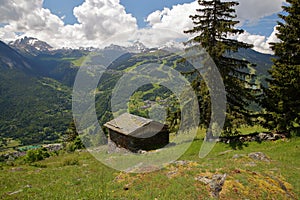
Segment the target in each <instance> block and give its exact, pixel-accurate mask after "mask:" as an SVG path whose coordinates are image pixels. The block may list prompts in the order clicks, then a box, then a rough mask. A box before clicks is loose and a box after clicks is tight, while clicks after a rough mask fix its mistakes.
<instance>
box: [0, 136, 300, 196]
mask: <svg viewBox="0 0 300 200" xmlns="http://www.w3.org/2000/svg"><path fill="white" fill-rule="evenodd" d="M201 133H202V134H200V135H199V136H198V137H197V138H196V140H195V141H194V142H193V143H192V145H191V146H190V148H189V149H188V150H187V151H186V153H185V154H184V155H183V156H182V157H181V158H180V160H190V161H192V162H191V163H189V164H187V165H175V164H171V165H167V166H165V167H164V168H163V169H161V170H159V171H155V172H151V173H142V174H128V173H122V172H118V171H116V170H113V169H110V168H108V167H106V166H104V165H103V164H101V163H100V162H99V161H97V160H96V159H95V158H94V157H93V156H92V155H90V154H89V153H88V152H85V151H82V152H75V153H71V154H67V153H63V154H61V155H59V156H53V157H50V158H48V159H46V160H43V161H39V162H36V163H34V164H33V165H28V164H22V163H21V162H20V161H16V162H15V163H18V162H19V164H18V165H17V166H7V165H4V166H2V167H0V199H152V200H153V199H155V198H156V199H210V195H209V191H208V186H206V185H204V184H203V183H201V182H198V181H195V177H196V176H198V175H207V176H211V175H212V174H213V173H227V175H228V176H227V178H226V182H225V185H224V187H223V190H222V192H221V194H220V198H221V199H289V198H288V196H286V194H285V192H284V191H283V190H281V189H278V187H277V186H278V183H277V182H276V181H274V179H272V178H271V177H276V179H278V180H280V181H281V182H282V183H283V184H284V185H285V187H286V188H287V189H288V191H289V193H290V194H291V195H293V196H294V198H295V199H298V198H299V197H300V182H299V178H300V155H299V149H300V138H293V139H289V140H279V141H275V142H263V143H261V144H259V143H256V142H252V143H248V144H247V145H248V146H245V147H244V148H243V149H240V150H232V149H231V148H230V147H229V146H228V145H226V144H216V146H215V147H214V149H213V150H212V151H211V152H210V153H209V155H208V156H207V157H206V158H204V159H200V158H199V157H198V152H199V149H200V146H201V144H202V140H201V138H202V137H203V132H201ZM228 150H229V151H228ZM225 151H226V152H227V153H222V154H220V153H221V152H225ZM259 151H260V152H264V153H265V154H266V155H267V156H268V157H270V158H271V160H272V161H271V162H270V163H267V162H262V161H253V160H252V159H250V158H248V157H247V156H245V157H241V158H238V159H233V158H232V156H233V155H235V154H245V155H246V154H248V153H250V152H259ZM253 162H254V163H255V166H250V165H248V164H249V163H253ZM14 192H15V193H14Z"/></svg>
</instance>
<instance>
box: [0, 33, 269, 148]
mask: <svg viewBox="0 0 300 200" xmlns="http://www.w3.org/2000/svg"><path fill="white" fill-rule="evenodd" d="M157 51H159V49H149V48H147V47H146V46H145V45H143V44H142V43H140V42H135V43H134V44H133V45H132V46H130V47H121V46H118V45H111V46H109V47H106V48H104V49H95V48H80V49H66V48H64V49H54V48H53V47H51V46H50V45H49V44H47V43H46V42H43V41H40V40H38V39H36V38H29V37H25V38H23V39H19V40H16V41H14V42H11V43H9V44H5V43H3V42H1V41H0V94H1V96H0V110H1V115H0V137H5V138H13V139H18V140H20V142H21V143H22V144H35V143H51V142H54V141H59V140H61V138H62V136H63V133H64V132H65V130H66V129H67V127H68V125H69V123H70V122H71V121H72V113H71V93H72V86H73V83H74V80H75V77H76V74H77V71H78V69H79V67H80V66H81V65H82V63H83V61H84V60H85V59H86V58H87V57H88V55H89V54H90V53H91V52H92V53H93V52H97V55H102V57H101V58H100V59H105V57H106V56H109V55H111V54H114V53H118V54H120V53H122V52H123V53H125V55H123V56H122V57H120V58H119V59H117V60H116V61H115V62H113V63H112V64H111V66H110V67H109V69H110V70H109V71H108V72H107V73H106V74H105V75H106V78H104V79H102V82H105V83H106V86H103V85H102V86H99V90H101V91H103V92H102V93H101V95H100V96H99V95H98V96H97V98H96V100H97V103H96V106H97V114H98V116H99V117H98V118H99V120H100V121H101V120H102V121H105V120H108V119H109V118H110V117H111V115H110V114H109V113H110V110H109V109H110V108H109V98H110V95H111V89H112V88H113V86H114V84H115V83H116V82H117V80H118V79H119V78H120V76H121V75H122V73H120V71H121V72H122V71H123V72H124V71H126V70H128V69H129V68H130V69H131V68H132V67H133V66H136V65H137V63H138V62H141V61H143V60H147V59H151V56H153V54H155V52H157ZM128 52H131V53H128ZM236 56H238V57H240V58H243V59H247V60H249V61H250V62H252V63H255V64H256V65H257V66H256V67H255V68H254V69H251V70H252V71H253V70H254V72H255V75H256V76H257V77H258V78H257V79H258V80H259V82H263V81H264V79H265V78H266V77H268V73H267V71H268V69H270V67H271V66H272V62H271V58H272V56H271V55H266V54H261V53H258V52H255V51H253V50H240V51H239V52H238V53H237V55H236ZM100 84H101V80H100Z"/></svg>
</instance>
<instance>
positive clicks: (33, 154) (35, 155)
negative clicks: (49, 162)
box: [25, 148, 50, 163]
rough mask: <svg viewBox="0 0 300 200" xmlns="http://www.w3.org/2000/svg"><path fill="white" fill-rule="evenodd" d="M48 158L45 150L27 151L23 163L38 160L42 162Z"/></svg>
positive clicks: (48, 155)
mask: <svg viewBox="0 0 300 200" xmlns="http://www.w3.org/2000/svg"><path fill="white" fill-rule="evenodd" d="M48 157H50V154H49V152H48V151H47V149H46V148H41V149H32V150H29V151H27V153H26V156H25V161H26V162H27V163H33V162H36V161H39V160H44V159H45V158H48Z"/></svg>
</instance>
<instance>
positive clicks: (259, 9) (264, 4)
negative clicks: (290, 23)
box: [236, 0, 285, 25]
mask: <svg viewBox="0 0 300 200" xmlns="http://www.w3.org/2000/svg"><path fill="white" fill-rule="evenodd" d="M239 2H240V4H239V5H238V6H237V8H236V13H237V16H238V20H239V21H240V22H241V25H242V24H244V23H255V22H258V21H259V20H260V19H262V18H263V17H267V16H270V15H273V14H274V13H278V12H280V11H281V10H282V8H281V6H282V5H283V3H284V2H285V0H263V1H262V0H243V1H239Z"/></svg>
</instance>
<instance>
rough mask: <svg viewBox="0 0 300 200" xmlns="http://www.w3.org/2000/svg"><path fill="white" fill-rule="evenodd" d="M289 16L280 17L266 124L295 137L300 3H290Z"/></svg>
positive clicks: (299, 109) (299, 106) (299, 119)
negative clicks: (293, 134) (292, 133)
mask: <svg viewBox="0 0 300 200" xmlns="http://www.w3.org/2000/svg"><path fill="white" fill-rule="evenodd" d="M287 3H289V5H287V6H283V10H284V11H285V14H279V17H280V18H281V19H282V22H278V26H277V30H278V34H277V37H278V38H279V40H280V42H278V43H271V48H272V49H273V50H274V53H275V56H276V59H275V60H274V65H273V67H272V69H271V70H270V71H269V72H270V75H271V79H270V80H268V83H269V87H268V88H265V89H264V94H265V97H264V100H263V103H262V105H263V107H264V108H265V109H266V111H267V114H266V115H265V119H266V121H265V124H264V125H266V126H267V127H268V128H270V129H273V130H276V131H278V132H284V133H288V134H289V133H291V132H294V131H296V130H298V133H297V134H298V135H300V133H299V125H300V1H299V0H287Z"/></svg>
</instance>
